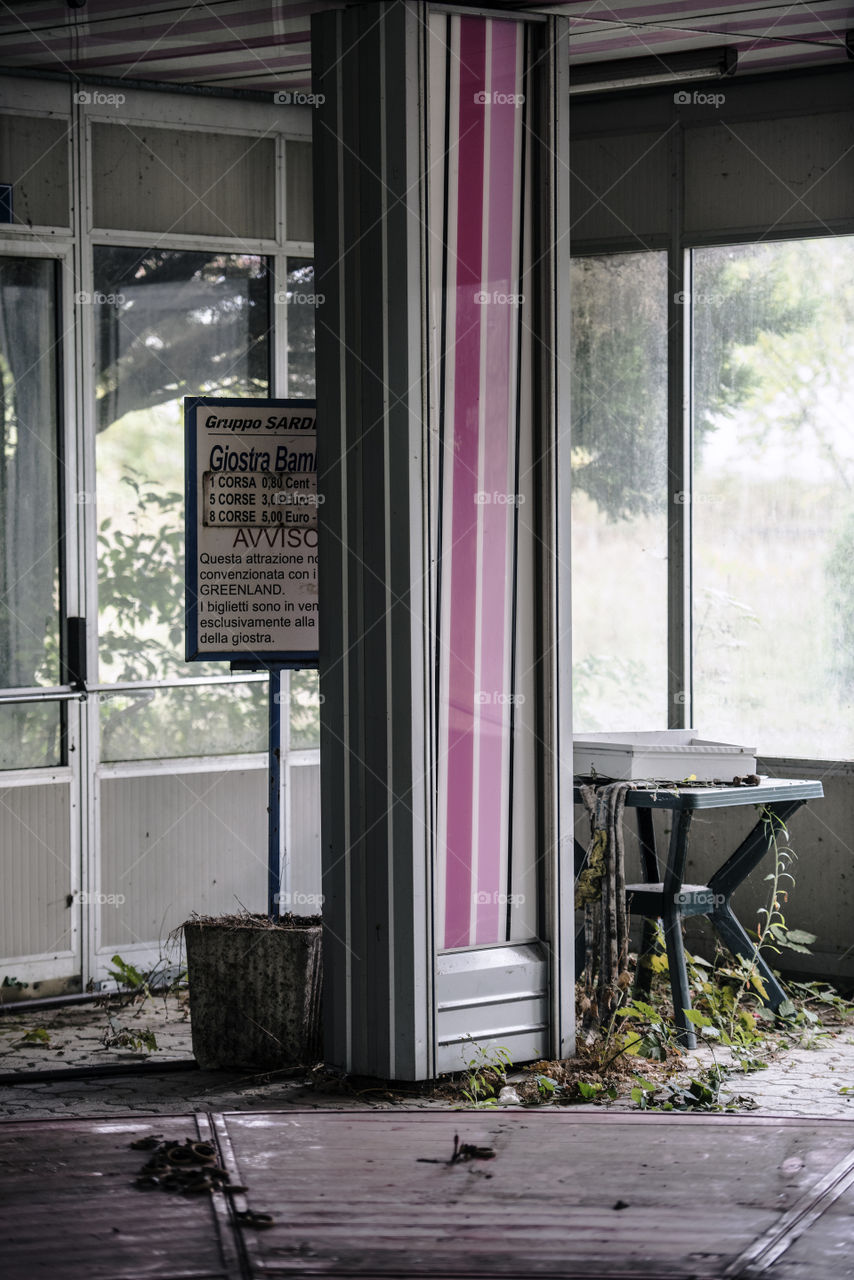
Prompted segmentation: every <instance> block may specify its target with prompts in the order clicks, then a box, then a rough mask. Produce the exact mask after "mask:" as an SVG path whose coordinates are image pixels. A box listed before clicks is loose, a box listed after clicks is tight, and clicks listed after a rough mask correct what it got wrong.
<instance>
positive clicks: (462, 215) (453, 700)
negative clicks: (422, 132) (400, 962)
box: [445, 18, 486, 947]
mask: <svg viewBox="0 0 854 1280" xmlns="http://www.w3.org/2000/svg"><path fill="white" fill-rule="evenodd" d="M459 67H460V108H459V112H460V114H459V145H458V165H459V185H458V193H457V209H456V215H455V216H456V220H457V270H456V331H455V341H454V345H453V363H454V405H453V423H452V425H453V430H452V432H451V433H449V435H448V438H447V443H446V448H451V449H453V463H452V476H453V496H452V500H451V546H450V558H451V566H450V579H451V581H450V609H449V614H450V618H449V626H448V636H447V640H446V643H447V644H448V647H449V671H448V742H447V758H446V768H447V829H446V837H445V946H446V947H462V946H466V945H468V944H469V943H470V941H471V937H470V917H471V906H472V808H473V794H474V695H475V688H474V666H475V621H476V618H475V614H476V603H477V602H476V598H475V593H476V586H477V507H476V505H475V493H476V492H477V488H478V476H477V466H478V419H479V409H480V405H479V398H480V326H481V323H482V321H483V310H484V308H483V307H482V306H480V305H479V304H478V303H477V302H476V301H475V295H476V294H477V293H478V292H479V291H480V288H481V268H482V261H481V259H482V246H483V194H484V193H483V170H484V124H485V116H484V110H483V104H482V102H476V101H475V97H476V95H478V94H482V93H483V90H484V84H485V70H486V22H485V21H484V19H482V18H461V19H460V58H459ZM448 287H450V282H448ZM449 354H450V353H449Z"/></svg>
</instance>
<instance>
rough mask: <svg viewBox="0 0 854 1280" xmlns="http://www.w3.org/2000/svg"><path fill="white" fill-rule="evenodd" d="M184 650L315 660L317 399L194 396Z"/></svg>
mask: <svg viewBox="0 0 854 1280" xmlns="http://www.w3.org/2000/svg"><path fill="white" fill-rule="evenodd" d="M184 426H185V438H186V526H187V527H186V533H187V537H186V543H187V556H186V566H187V567H186V634H187V649H186V656H187V661H188V662H200V661H210V660H216V659H227V660H229V661H231V662H240V663H250V662H257V663H258V665H259V666H268V665H275V664H280V665H282V664H283V665H289V666H297V665H299V666H302V667H306V666H316V664H317V506H318V501H319V499H318V495H317V449H316V439H317V434H316V409H315V402H314V401H313V400H243V399H240V400H238V399H221V398H218V399H212V398H204V397H203V398H188V399H186V400H185V401H184Z"/></svg>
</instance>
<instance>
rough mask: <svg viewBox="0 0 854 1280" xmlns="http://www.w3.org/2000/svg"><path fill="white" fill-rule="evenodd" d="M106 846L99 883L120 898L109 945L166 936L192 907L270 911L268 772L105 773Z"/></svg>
mask: <svg viewBox="0 0 854 1280" xmlns="http://www.w3.org/2000/svg"><path fill="white" fill-rule="evenodd" d="M101 849H102V862H101V884H100V886H98V889H99V891H100V893H101V894H103V895H106V896H107V898H109V897H110V896H111V895H115V897H116V899H117V900H118V901H117V903H116V904H113V903H112V902H109V901H108V902H105V903H103V905H102V907H101V931H100V945H101V947H116V948H118V949H119V950H120V949H121V947H122V946H123V945H130V944H134V943H141V942H151V941H152V940H156V939H164V938H166V936H167V935H168V934H169V932H170V930H172V929H174V928H175V927H176V925H179V924H181V922H182V921H183V920H185V919H186V918H187V916H188V915H189V914H190V912H191V911H198V912H200V913H202V914H206V913H212V914H213V913H219V912H231V911H239V910H240V908H241V906H243V907H246V908H247V910H249V911H264V910H265V909H266V893H267V774H266V771H265V770H263V769H252V770H250V769H246V770H235V771H233V772H225V771H216V772H205V773H174V774H167V775H162V776H159V777H158V776H154V777H151V776H149V777H144V776H143V777H127V778H116V777H112V778H103V779H102V780H101ZM122 897H123V898H124V901H120V900H119V899H121V898H122Z"/></svg>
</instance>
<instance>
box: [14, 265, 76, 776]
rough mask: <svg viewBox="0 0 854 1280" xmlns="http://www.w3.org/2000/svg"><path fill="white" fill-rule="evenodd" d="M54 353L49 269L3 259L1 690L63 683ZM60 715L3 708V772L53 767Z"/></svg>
mask: <svg viewBox="0 0 854 1280" xmlns="http://www.w3.org/2000/svg"><path fill="white" fill-rule="evenodd" d="M58 349H59V343H58V336H57V288H56V266H55V263H54V262H52V261H49V260H47V259H44V258H12V257H10V258H5V257H0V433H2V438H0V530H1V531H2V538H1V539H0V540H1V541H2V557H1V558H0V688H2V689H10V690H14V689H27V688H37V687H40V686H44V687H50V686H56V685H59V684H60V683H61V682H62V674H61V627H60V552H61V548H62V541H61V528H62V522H61V518H60V510H59V465H60V433H59V414H58V404H57V381H58V367H57V366H58V360H57V352H58ZM34 351H35V352H38V353H39V354H38V355H37V356H36V358H33V352H34ZM34 494H38V495H39V500H38V502H35V501H33V495H34ZM61 715H62V713H61V711H60V708H59V706H58V705H57V704H56V703H50V704H47V703H44V704H39V703H30V704H22V705H19V704H13V705H10V706H5V707H3V708H2V709H1V710H0V768H5V769H23V768H31V767H39V766H43V765H51V764H59V763H60V757H61V750H62V746H61V733H60V726H61Z"/></svg>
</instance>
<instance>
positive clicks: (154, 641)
mask: <svg viewBox="0 0 854 1280" xmlns="http://www.w3.org/2000/svg"><path fill="white" fill-rule="evenodd" d="M95 288H96V293H95V305H96V306H97V312H98V314H97V329H96V332H97V361H98V387H97V394H98V437H97V464H98V518H99V556H98V560H99V588H98V589H99V604H100V614H101V619H100V620H101V642H100V678H101V680H102V681H104V682H108V683H113V682H115V681H119V680H138V679H151V678H152V677H161V676H168V675H192V676H197V675H201V674H203V673H204V671H205V670H209V671H211V672H212V673H215V674H217V675H222V674H223V667H222V664H219V663H216V664H208V665H207V667H202V666H200V664H198V663H194V664H187V663H185V662H184V546H183V520H184V498H183V488H184V433H183V418H182V398H183V397H184V396H186V395H231V396H253V395H258V396H263V395H266V394H268V390H269V381H268V371H267V370H268V328H269V318H268V317H269V307H268V301H267V280H266V263H265V260H264V259H262V258H258V257H248V256H246V257H244V256H235V255H227V254H213V255H212V254H206V253H198V252H181V251H177V250H167V251H151V252H146V253H140V251H139V250H135V249H113V248H98V249H96V251H95Z"/></svg>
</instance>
